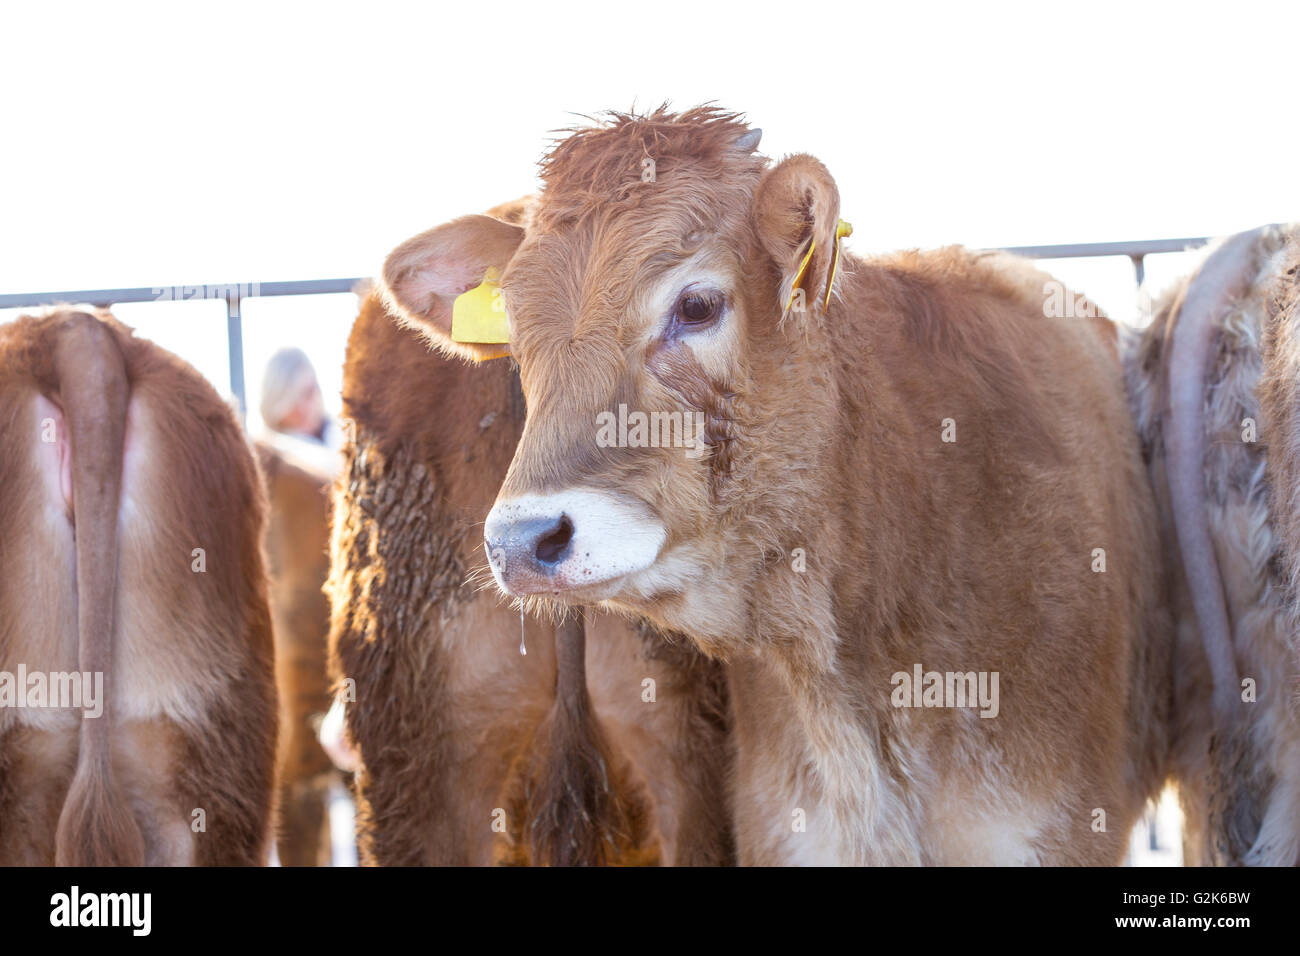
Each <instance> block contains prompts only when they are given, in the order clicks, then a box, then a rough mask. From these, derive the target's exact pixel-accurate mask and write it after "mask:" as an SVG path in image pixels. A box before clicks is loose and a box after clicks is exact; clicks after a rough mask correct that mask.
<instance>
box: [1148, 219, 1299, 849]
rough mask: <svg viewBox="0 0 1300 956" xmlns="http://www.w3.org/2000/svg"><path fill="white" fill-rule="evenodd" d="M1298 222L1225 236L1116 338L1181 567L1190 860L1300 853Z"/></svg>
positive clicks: (1178, 586) (1180, 718) (1183, 782)
mask: <svg viewBox="0 0 1300 956" xmlns="http://www.w3.org/2000/svg"><path fill="white" fill-rule="evenodd" d="M1298 260H1300V233H1297V231H1296V230H1294V229H1289V230H1284V229H1280V228H1278V227H1266V228H1263V229H1260V230H1256V231H1254V232H1251V233H1243V234H1242V235H1239V236H1235V237H1233V238H1232V239H1230V240H1227V241H1226V242H1224V243H1223V244H1222V245H1220V246H1218V247H1217V248H1216V249H1215V250H1214V251H1213V252H1212V254H1210V255H1209V256H1207V258H1206V259H1205V260H1204V261H1203V262H1202V264H1201V265H1200V266H1198V268H1197V269H1196V270H1195V271H1194V272H1193V273H1192V274H1191V275H1189V276H1187V277H1185V278H1184V279H1182V280H1181V281H1180V282H1178V283H1176V284H1175V285H1174V286H1173V287H1172V288H1170V289H1169V290H1167V291H1166V292H1165V293H1164V294H1163V295H1161V296H1160V298H1159V299H1158V300H1157V302H1156V303H1155V312H1154V318H1153V320H1152V322H1151V324H1150V326H1149V327H1148V328H1147V329H1146V330H1145V332H1144V333H1143V334H1142V335H1141V336H1135V337H1132V338H1130V339H1129V340H1128V341H1127V342H1126V345H1125V364H1126V366H1127V373H1128V377H1129V382H1130V390H1131V393H1132V396H1133V405H1134V413H1135V416H1136V418H1137V421H1138V424H1139V429H1140V433H1141V435H1142V439H1143V443H1144V445H1145V450H1146V455H1147V458H1148V459H1149V467H1150V471H1151V477H1152V482H1153V485H1154V487H1155V489H1156V499H1157V501H1158V502H1159V503H1160V506H1161V513H1162V516H1163V524H1164V529H1165V541H1166V550H1167V553H1168V555H1169V563H1170V565H1171V567H1173V568H1174V569H1175V572H1176V577H1175V579H1174V582H1175V592H1174V603H1175V607H1176V609H1177V624H1178V652H1177V660H1178V671H1177V677H1176V704H1175V721H1174V728H1175V730H1174V740H1175V751H1176V755H1177V776H1178V779H1179V789H1180V795H1181V798H1182V803H1183V810H1184V816H1185V819H1186V829H1185V838H1184V845H1185V852H1184V859H1185V861H1186V862H1187V863H1189V864H1198V863H1199V864H1206V863H1225V864H1241V863H1246V864H1264V865H1267V864H1287V865H1294V864H1296V863H1298V862H1300V713H1298V712H1297V699H1296V677H1297V675H1298V674H1300V667H1298V666H1297V641H1296V634H1297V632H1298V631H1297V627H1298V622H1297V617H1296V611H1297V596H1296V575H1297V568H1300V533H1297V531H1298V529H1300V479H1298V469H1300V429H1297V426H1296V421H1297V418H1296V416H1297V411H1298V410H1300V394H1298V393H1297V388H1298V386H1300V376H1298V375H1297V371H1298V369H1300V362H1298V361H1297V355H1300V347H1298V345H1297V343H1298V342H1300V339H1297V337H1296V326H1295V323H1296V321H1297V318H1298V317H1300V311H1298V305H1297V294H1296V293H1297V289H1296V265H1297V261H1298Z"/></svg>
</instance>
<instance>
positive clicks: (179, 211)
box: [0, 0, 1300, 409]
mask: <svg viewBox="0 0 1300 956" xmlns="http://www.w3.org/2000/svg"><path fill="white" fill-rule="evenodd" d="M0 10H2V11H3V12H0V292H28V291H30V292H35V291H44V290H55V289H78V288H82V289H84V288H101V287H117V286H162V285H172V284H182V283H217V282H237V281H243V282H253V281H270V280H280V279H303V278H324V277H341V276H352V275H365V274H370V273H372V272H373V271H374V270H375V269H376V267H377V266H378V264H379V263H380V262H381V261H382V258H383V256H384V254H385V253H386V252H387V251H388V250H389V249H390V248H391V247H392V246H393V245H395V244H396V243H398V242H399V241H401V240H402V239H404V238H406V237H407V236H409V235H412V234H414V233H416V232H419V231H422V230H424V229H426V228H429V227H430V226H433V225H436V224H437V223H439V222H442V221H444V220H446V219H448V218H451V217H453V216H456V215H460V214H463V213H466V212H474V211H479V210H482V209H484V208H486V207H487V206H490V205H492V204H495V203H498V202H501V201H503V200H506V199H509V198H512V197H515V196H518V195H521V194H523V193H526V192H528V191H530V190H532V189H533V188H535V186H536V175H535V171H536V166H535V164H536V160H537V159H538V158H539V157H540V155H541V154H542V151H543V149H544V148H545V145H546V143H547V141H548V138H549V137H550V135H551V133H550V131H552V130H556V129H558V128H561V127H564V126H568V125H572V124H573V123H575V122H579V121H580V120H579V119H578V118H577V117H576V116H575V115H574V114H575V113H594V112H597V111H599V110H603V109H610V108H619V109H627V108H629V107H632V106H633V105H636V106H639V107H642V108H648V107H652V106H654V105H657V104H658V103H660V102H661V101H663V100H670V101H672V103H673V104H674V105H675V106H678V107H686V106H689V105H693V104H697V103H701V102H705V101H717V102H718V103H719V104H720V105H722V106H725V107H727V108H729V109H735V110H740V111H744V112H746V113H748V115H749V117H750V120H751V121H752V122H753V123H754V124H755V125H758V126H761V127H762V128H763V129H764V131H765V133H764V138H763V150H764V152H766V153H768V154H769V155H771V156H774V157H780V156H782V155H784V154H785V153H788V152H792V151H807V152H811V153H814V154H815V155H817V156H818V157H819V158H821V159H822V160H823V161H824V162H826V164H827V165H828V166H829V167H830V169H831V171H832V173H833V174H834V175H835V176H836V178H837V180H838V183H839V186H840V191H841V194H842V199H843V211H844V215H845V218H847V219H850V220H851V221H852V222H853V223H854V225H855V226H856V229H857V231H856V233H855V234H854V237H853V239H852V240H851V247H852V248H854V249H856V250H857V251H859V252H862V251H871V250H885V249H892V248H899V247H904V246H933V245H939V244H945V243H952V242H963V243H967V244H971V245H976V246H993V245H1025V244H1033V243H1052V242H1084V241H1103V240H1121V239H1143V238H1164V237H1178V236H1198V235H1211V234H1221V233H1226V232H1232V231H1235V230H1239V229H1243V228H1248V227H1251V226H1254V225H1258V224H1260V223H1262V222H1268V221H1277V220H1286V219H1292V218H1300V216H1298V215H1297V209H1296V198H1297V197H1296V190H1295V188H1294V182H1295V180H1296V168H1295V157H1296V153H1297V150H1296V146H1297V138H1298V134H1297V130H1298V129H1300V123H1297V110H1296V91H1297V86H1298V84H1297V77H1296V74H1297V68H1296V63H1297V55H1296V49H1297V43H1298V42H1300V30H1297V27H1298V26H1300V10H1298V8H1297V5H1295V4H1282V3H1277V4H1258V3H1241V2H1233V3H1230V4H1229V3H1223V4H1194V3H1178V4H1134V3H1132V2H1129V3H1094V2H1088V3H1074V4H1069V5H1051V6H1049V5H1047V4H1023V5H1021V4H997V3H984V2H981V3H970V4H960V5H957V4H953V5H948V4H922V3H908V4H898V3H889V4H870V3H860V2H859V3H846V4H840V5H826V6H818V5H815V4H811V3H789V2H784V3H772V4H767V3H762V2H746V3H738V4H707V3H704V2H700V0H695V2H690V3H682V2H677V0H665V2H646V3H638V2H621V3H616V2H607V3H595V4H583V3H564V2H547V3H522V4H521V3H510V2H505V3H493V4H482V3H477V2H474V3H471V2H465V3H461V4H459V5H456V6H452V5H448V4H445V3H419V4H415V3H401V4H398V3H376V2H367V3H364V4H356V5H342V4H328V3H310V4H307V3H303V4H269V3H256V4H244V3H221V4H213V5H211V6H208V7H204V6H203V5H198V4H172V3H168V4H139V3H137V4H131V3H125V4H122V3H119V4H96V5H90V4H86V5H80V4H63V3H40V4H36V3H23V4H17V3H7V4H5V5H4V6H3V8H0ZM1179 258H1180V257H1176V256H1175V257H1159V258H1157V259H1153V260H1149V261H1148V271H1149V273H1152V274H1153V275H1154V278H1155V279H1156V281H1157V282H1159V281H1161V280H1163V279H1167V278H1169V277H1171V276H1172V275H1174V274H1176V273H1177V272H1178V271H1179V270H1180V269H1181V268H1184V263H1180V262H1179V261H1178V260H1179ZM1052 268H1053V269H1054V271H1056V272H1057V273H1058V274H1060V275H1061V276H1062V277H1063V278H1065V279H1066V280H1067V281H1068V282H1070V283H1071V284H1073V285H1074V286H1076V287H1077V288H1079V289H1080V290H1082V291H1084V292H1087V293H1089V294H1090V295H1091V296H1092V297H1094V298H1095V299H1096V300H1097V301H1099V302H1100V303H1101V304H1102V305H1103V306H1104V307H1106V308H1107V309H1108V310H1109V311H1111V312H1112V313H1113V314H1115V315H1117V316H1119V317H1126V316H1129V315H1131V314H1132V312H1133V301H1134V299H1133V289H1132V272H1131V267H1130V265H1129V263H1128V262H1127V261H1126V260H1122V259H1119V260H1104V261H1092V262H1065V263H1055V264H1053V265H1052ZM115 311H116V312H117V313H118V315H119V316H120V317H121V318H123V319H124V320H125V321H127V322H128V323H129V324H133V325H135V326H137V328H138V329H139V331H140V333H141V334H143V335H146V336H149V337H152V338H155V339H157V340H158V341H160V342H161V343H162V344H163V345H165V346H167V347H168V348H171V349H173V350H174V351H177V352H179V353H180V354H182V355H183V356H184V357H185V358H187V359H188V360H190V361H191V362H193V363H194V364H196V365H197V366H198V367H199V368H200V369H201V370H202V371H203V372H204V373H205V374H206V375H208V376H209V377H210V378H211V379H213V381H214V382H215V383H216V384H217V385H218V387H219V388H221V389H222V390H223V391H225V390H226V389H227V388H228V369H227V363H226V352H225V331H224V327H225V323H224V312H223V310H222V306H221V304H220V303H198V304H181V305H176V304H166V305H158V304H152V303H150V304H144V305H137V306H120V307H118V308H117V309H116V310H115ZM354 313H355V300H354V299H353V298H352V297H351V296H348V295H343V296H330V297H317V298H312V299H307V300H301V301H294V300H284V299H280V300H274V299H273V300H253V301H250V302H247V303H246V306H245V339H246V347H247V348H246V356H247V377H248V379H249V384H250V398H251V399H252V401H253V402H254V403H255V402H256V398H257V395H256V392H257V387H256V386H257V380H258V378H259V377H260V369H261V365H262V363H263V362H264V361H265V358H266V357H267V355H269V353H270V351H271V350H273V349H274V348H275V347H277V346H279V345H282V344H298V345H301V346H303V347H304V348H306V349H307V351H308V352H309V354H311V355H312V357H313V358H314V360H315V361H316V364H317V366H318V368H319V370H320V373H321V378H322V383H323V386H324V391H325V394H326V398H327V402H328V403H329V404H330V406H331V407H332V408H334V409H337V407H338V388H339V380H340V374H339V364H340V362H341V360H342V355H343V345H344V338H345V336H346V332H347V329H348V327H349V325H350V323H351V320H352V318H353V316H354Z"/></svg>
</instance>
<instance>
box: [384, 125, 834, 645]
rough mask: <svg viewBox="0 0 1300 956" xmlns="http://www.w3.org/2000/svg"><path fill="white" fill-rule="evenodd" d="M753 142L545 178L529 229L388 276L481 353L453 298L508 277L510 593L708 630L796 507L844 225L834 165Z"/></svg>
mask: <svg viewBox="0 0 1300 956" xmlns="http://www.w3.org/2000/svg"><path fill="white" fill-rule="evenodd" d="M754 143H755V138H754V137H753V136H750V135H747V134H746V131H745V130H744V129H743V127H741V128H738V129H737V130H736V131H735V132H734V133H733V135H732V137H731V141H728V142H725V143H721V144H718V145H717V148H716V149H715V150H714V151H713V152H712V153H708V152H707V151H706V152H704V153H703V154H701V153H700V152H692V151H691V150H692V145H693V144H690V143H689V142H687V143H685V144H684V145H683V146H682V147H681V152H680V153H679V154H676V155H669V156H660V157H659V159H658V171H657V179H656V181H654V182H645V181H643V180H641V179H639V178H638V175H639V173H640V170H641V169H642V167H641V165H640V163H639V162H638V161H637V160H638V156H639V154H637V153H632V154H629V155H628V156H627V157H626V162H625V168H626V179H625V181H624V180H619V181H618V183H617V184H616V185H617V188H614V189H612V190H611V191H610V192H609V193H608V194H603V195H602V194H599V193H597V194H596V195H595V196H592V195H591V192H592V191H591V190H586V192H585V194H584V199H583V201H582V202H577V201H575V200H574V198H573V192H574V190H573V188H572V184H571V183H567V182H561V183H560V185H559V186H557V187H556V188H554V190H553V189H552V183H551V182H550V181H549V180H548V189H547V192H546V193H544V194H543V196H542V199H541V200H540V202H539V203H538V205H537V207H536V209H535V211H534V213H533V215H532V217H531V219H530V221H529V222H528V224H527V225H526V226H511V225H507V224H504V223H500V222H497V221H494V220H492V219H489V218H486V217H467V218H466V219H462V220H457V221H455V222H453V223H449V224H447V225H446V226H442V227H439V229H435V230H433V231H432V232H431V233H426V234H424V235H423V236H420V237H416V239H413V240H410V241H409V242H408V243H406V244H404V245H403V246H402V247H399V249H398V250H396V251H395V252H394V253H393V254H392V256H390V258H389V260H388V262H387V264H386V265H385V270H384V278H385V285H386V288H387V290H388V295H389V302H390V305H391V306H392V307H393V308H394V309H395V311H397V312H398V313H399V314H400V315H401V316H402V317H403V318H404V320H406V321H408V322H412V323H413V324H415V325H417V326H418V327H421V328H423V329H424V330H425V331H426V332H427V333H430V338H431V339H433V340H434V341H435V342H436V343H437V344H439V345H440V346H441V347H444V348H449V349H461V350H462V354H468V355H469V357H475V356H474V354H473V352H472V350H473V349H474V348H477V347H468V348H469V349H470V350H471V351H469V352H468V353H466V352H465V351H464V350H465V349H466V347H464V346H453V345H449V344H448V343H447V342H446V337H447V334H448V333H447V329H448V328H449V318H448V316H449V312H450V303H451V301H452V300H453V299H454V297H455V296H456V295H457V294H459V293H460V292H463V291H465V290H467V289H470V288H473V287H474V286H475V285H477V284H478V282H479V281H481V280H482V278H483V276H484V274H485V273H486V271H487V270H488V269H489V268H493V269H496V270H498V271H499V273H500V275H501V288H502V290H503V296H504V303H505V308H506V311H507V312H508V315H509V322H510V351H511V352H512V354H513V356H514V357H515V359H517V360H518V362H519V365H520V372H521V382H522V386H523V390H524V394H525V397H526V399H527V404H528V417H527V423H526V425H525V428H524V433H523V437H522V438H521V440H520V444H519V446H518V449H517V451H516V453H515V457H514V460H513V462H512V464H511V467H510V470H509V473H508V474H507V477H506V479H505V482H504V484H503V485H502V487H501V490H500V493H499V495H498V498H497V501H496V503H495V506H494V507H493V508H492V511H491V513H490V514H489V515H488V516H487V520H486V522H485V525H484V537H485V545H486V549H487V554H488V559H489V563H490V565H491V567H492V571H493V574H494V575H495V577H496V580H497V583H498V584H499V585H500V587H501V588H502V589H503V590H505V591H506V592H508V593H510V594H512V595H517V596H540V597H545V598H553V599H557V600H559V601H561V602H563V603H601V602H609V603H611V604H613V605H616V606H620V607H622V608H624V609H629V610H635V611H637V612H639V613H643V614H648V615H649V616H651V617H654V618H656V619H658V620H660V621H662V622H665V623H669V624H672V625H674V626H687V627H690V628H692V629H693V630H699V629H701V627H703V628H704V629H706V630H707V624H706V623H705V622H706V619H708V618H710V617H711V616H712V617H716V616H717V613H716V608H711V602H717V601H718V599H719V597H718V595H719V590H718V586H719V582H720V581H721V580H722V579H723V578H724V577H725V579H726V582H727V588H728V589H730V591H732V592H734V593H739V592H741V591H743V589H744V586H745V583H746V581H745V574H744V572H743V568H744V567H745V566H746V565H747V563H753V562H752V561H749V559H747V558H741V559H739V560H738V549H739V551H741V552H743V551H746V550H749V551H752V550H753V549H752V548H750V547H749V545H750V544H751V543H752V541H751V539H753V538H754V536H755V533H756V532H755V529H756V528H757V529H760V532H762V533H770V532H771V528H767V527H764V524H765V522H766V521H768V520H769V519H770V518H771V514H772V508H771V507H770V506H769V503H768V502H767V501H766V500H765V499H766V498H767V497H768V496H770V495H773V494H779V489H777V488H776V487H775V486H774V485H773V483H772V482H766V481H764V480H763V471H764V468H767V469H768V471H771V469H772V467H773V464H774V463H776V464H777V465H780V464H781V463H782V462H783V460H784V459H788V458H789V457H791V456H797V455H798V454H800V451H799V446H800V444H801V438H800V436H799V435H798V434H797V433H798V432H799V430H800V427H801V426H800V423H799V415H798V413H797V411H796V410H795V409H797V407H798V405H799V403H800V401H801V398H802V397H805V396H801V395H800V394H799V390H800V388H801V387H811V385H810V383H808V382H807V381H806V375H805V372H806V367H807V366H806V363H805V362H803V361H802V359H804V358H805V357H806V356H807V354H808V353H810V352H812V351H816V340H817V339H818V337H819V326H818V322H819V320H820V313H821V308H822V304H823V303H822V299H823V295H822V293H823V291H824V290H825V288H826V285H827V283H828V282H829V281H830V271H831V257H832V254H833V250H834V244H835V238H834V228H835V224H836V222H837V216H838V208H837V207H838V198H837V196H836V194H835V189H834V184H833V182H832V181H831V180H830V177H829V175H828V174H826V172H825V170H824V168H823V167H821V165H820V164H819V163H817V162H816V161H815V160H811V159H810V158H808V157H794V158H792V159H790V160H787V161H786V162H785V163H782V164H781V165H779V166H777V167H776V168H775V169H772V170H770V171H764V169H763V166H764V163H763V161H762V160H761V159H759V158H757V157H755V156H754V155H753V154H752V149H753V145H754ZM606 145H607V144H606ZM575 206H576V207H577V208H576V209H575ZM814 240H815V243H814ZM810 245H812V248H813V254H812V255H811V256H807V253H808V249H809V246H810ZM805 257H807V258H808V261H807V263H806V264H805V263H804V261H803V260H804V259H805ZM796 286H798V288H796ZM791 298H794V299H795V303H794V307H793V308H790V309H786V308H784V305H785V304H786V303H788V302H789V300H790V299H791ZM430 330H432V331H430Z"/></svg>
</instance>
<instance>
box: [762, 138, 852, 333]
mask: <svg viewBox="0 0 1300 956" xmlns="http://www.w3.org/2000/svg"><path fill="white" fill-rule="evenodd" d="M839 215H840V193H839V189H838V188H837V187H836V185H835V180H834V179H833V178H831V174H830V171H829V170H827V168H826V167H825V166H823V165H822V164H821V162H819V161H818V160H817V159H815V158H813V157H812V156H809V155H807V154H802V153H800V154H796V155H794V156H790V157H788V158H787V159H785V160H783V161H782V162H781V163H779V164H778V165H777V166H775V167H773V168H772V169H770V170H768V171H767V172H766V173H765V174H764V175H763V178H762V179H761V180H760V181H759V184H758V189H757V190H756V191H755V193H754V209H753V217H754V226H755V227H756V228H757V230H758V236H759V239H760V241H761V242H762V243H763V247H764V248H765V249H766V250H767V253H768V255H769V256H771V257H772V260H773V261H774V262H775V263H776V266H777V269H778V271H779V274H780V276H781V279H780V285H779V286H778V290H777V294H778V296H779V306H780V308H781V315H782V318H783V319H784V318H785V317H794V318H796V319H802V317H804V316H818V315H820V314H821V313H822V312H824V311H825V309H826V307H827V305H828V304H829V302H830V298H831V295H832V293H833V292H834V286H835V280H836V278H837V271H838V270H837V268H836V266H837V265H838V261H839V255H838V253H839V239H840V238H841V237H842V236H844V235H847V234H848V224H847V223H844V222H842V221H841V220H840V218H839Z"/></svg>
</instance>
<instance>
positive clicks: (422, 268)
mask: <svg viewBox="0 0 1300 956" xmlns="http://www.w3.org/2000/svg"><path fill="white" fill-rule="evenodd" d="M523 238H524V230H523V227H522V226H520V225H515V224H513V223H509V222H503V221H502V220H500V219H496V218H493V217H492V216H462V217H461V218H460V219H453V220H452V221H451V222H449V223H445V224H444V225H441V226H439V227H438V228H436V229H430V230H429V231H428V232H424V233H421V234H420V235H418V236H415V237H414V238H412V239H408V240H406V241H405V242H404V243H402V244H401V245H400V246H398V247H397V248H396V249H394V250H393V251H392V252H391V253H389V255H388V258H387V259H386V260H384V268H383V272H382V284H383V294H384V301H385V303H386V304H387V305H388V308H389V311H390V312H392V313H393V315H394V316H396V317H397V318H398V320H399V321H400V322H401V323H402V324H403V325H406V326H409V327H411V328H414V329H416V330H417V331H419V332H421V333H423V335H424V337H425V338H426V339H428V340H429V341H430V342H431V343H432V344H433V345H434V346H435V347H437V348H438V349H440V350H441V351H443V352H445V353H447V354H449V355H458V356H460V357H461V358H467V359H470V360H472V361H476V362H478V361H483V360H485V359H491V358H500V357H502V356H505V355H509V354H510V346H509V344H507V339H508V335H507V334H506V330H507V329H508V324H507V317H506V314H505V303H504V302H503V301H502V300H501V297H500V290H499V289H497V288H496V287H495V279H496V277H498V276H500V274H501V273H502V272H504V271H505V268H506V265H507V263H509V262H510V259H511V257H512V256H514V254H515V250H516V249H518V248H519V243H520V242H521V241H522V240H523ZM465 293H470V294H469V295H465ZM462 296H463V297H464V298H462ZM457 299H461V302H460V303H459V304H458V303H457ZM453 317H454V318H455V321H454V322H453Z"/></svg>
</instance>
